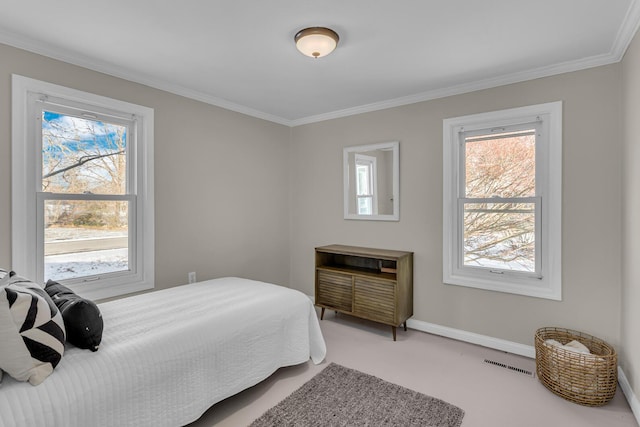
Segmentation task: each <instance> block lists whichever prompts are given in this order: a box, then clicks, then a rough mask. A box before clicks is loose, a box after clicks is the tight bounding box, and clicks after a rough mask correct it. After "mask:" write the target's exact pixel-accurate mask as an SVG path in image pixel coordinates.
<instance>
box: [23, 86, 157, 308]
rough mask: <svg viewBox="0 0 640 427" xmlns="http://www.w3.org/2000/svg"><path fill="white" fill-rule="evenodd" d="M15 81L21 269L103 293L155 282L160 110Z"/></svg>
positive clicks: (95, 296)
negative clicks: (155, 118)
mask: <svg viewBox="0 0 640 427" xmlns="http://www.w3.org/2000/svg"><path fill="white" fill-rule="evenodd" d="M13 85H14V92H13V94H14V95H13V96H14V99H13V101H14V130H15V132H14V135H13V152H14V157H13V171H14V172H13V179H14V186H13V209H14V211H13V221H14V225H15V226H14V231H15V232H14V235H13V251H14V256H13V259H14V269H15V270H17V271H18V273H19V274H22V275H24V276H27V277H30V278H32V279H35V280H36V281H38V282H40V283H46V281H48V280H54V281H58V282H61V283H63V284H65V285H67V286H69V287H70V288H72V289H74V290H75V291H76V292H78V293H80V294H82V295H83V296H85V297H87V298H93V299H100V298H106V297H111V296H116V295H122V294H126V293H130V292H136V291H139V290H143V289H149V288H152V287H153V201H152V197H153V192H152V188H153V186H152V185H153V181H152V180H153V173H152V153H153V135H152V129H153V110H151V109H148V108H146V107H141V106H137V105H133V104H129V103H124V102H121V101H116V100H113V99H109V98H104V97H98V96H96V95H92V94H88V93H85V92H80V91H76V90H72V89H68V88H64V87H61V86H56V85H51V84H48V83H45V82H40V81H36V80H32V79H27V78H24V77H20V76H14V80H13ZM24 112H26V115H25V114H24Z"/></svg>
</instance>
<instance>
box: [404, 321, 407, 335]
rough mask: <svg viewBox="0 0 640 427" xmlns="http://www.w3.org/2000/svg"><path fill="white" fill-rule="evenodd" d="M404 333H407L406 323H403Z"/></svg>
mask: <svg viewBox="0 0 640 427" xmlns="http://www.w3.org/2000/svg"><path fill="white" fill-rule="evenodd" d="M404 331H405V332H407V321H406V320H405V321H404Z"/></svg>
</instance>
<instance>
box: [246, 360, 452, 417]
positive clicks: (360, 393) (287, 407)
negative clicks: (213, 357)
mask: <svg viewBox="0 0 640 427" xmlns="http://www.w3.org/2000/svg"><path fill="white" fill-rule="evenodd" d="M462 417H464V411H463V410H462V409H460V408H458V407H457V406H453V405H451V404H449V403H447V402H445V401H442V400H440V399H436V398H433V397H429V396H427V395H424V394H421V393H418V392H415V391H413V390H409V389H407V388H404V387H401V386H399V385H396V384H392V383H389V382H387V381H384V380H381V379H380V378H376V377H374V376H371V375H367V374H363V373H362V372H359V371H356V370H354V369H349V368H345V367H344V366H340V365H336V364H335V363H331V364H330V365H329V366H327V367H326V368H325V369H324V370H323V371H322V372H320V373H319V374H318V375H316V376H315V377H313V378H312V379H311V380H309V381H308V382H307V383H306V384H304V385H303V386H302V387H300V388H299V389H298V390H296V391H295V392H293V393H292V394H291V395H290V396H289V397H287V398H286V399H284V400H283V401H282V402H280V403H278V404H277V405H276V406H274V407H273V408H271V409H269V410H268V411H267V412H265V413H264V414H263V415H262V416H261V417H260V418H258V419H257V420H255V421H254V422H253V423H252V424H251V426H250V427H266V426H278V427H280V426H299V427H303V426H304V427H307V426H309V427H310V426H433V427H436V426H437V427H459V426H460V424H462Z"/></svg>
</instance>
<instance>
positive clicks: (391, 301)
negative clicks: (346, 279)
mask: <svg viewBox="0 0 640 427" xmlns="http://www.w3.org/2000/svg"><path fill="white" fill-rule="evenodd" d="M395 307H396V282H395V281H391V280H383V279H377V278H374V277H364V276H356V277H355V281H354V302H353V312H354V314H358V315H360V316H362V317H366V318H368V319H371V320H376V321H379V322H383V323H388V324H395V323H396V308H395Z"/></svg>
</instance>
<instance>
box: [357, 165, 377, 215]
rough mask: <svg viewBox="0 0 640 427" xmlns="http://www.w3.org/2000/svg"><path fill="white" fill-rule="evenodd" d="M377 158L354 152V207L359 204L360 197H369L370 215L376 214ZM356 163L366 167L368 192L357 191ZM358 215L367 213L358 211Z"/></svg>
mask: <svg viewBox="0 0 640 427" xmlns="http://www.w3.org/2000/svg"><path fill="white" fill-rule="evenodd" d="M377 160H378V159H376V158H375V157H373V156H367V155H364V154H360V153H356V154H355V163H356V171H355V172H356V179H355V181H356V209H358V206H360V203H359V201H360V199H371V214H370V215H378V171H377ZM358 165H363V166H365V167H366V168H367V169H368V177H369V194H360V193H359V192H358V182H359V180H358ZM358 215H367V214H361V213H360V212H358Z"/></svg>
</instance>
